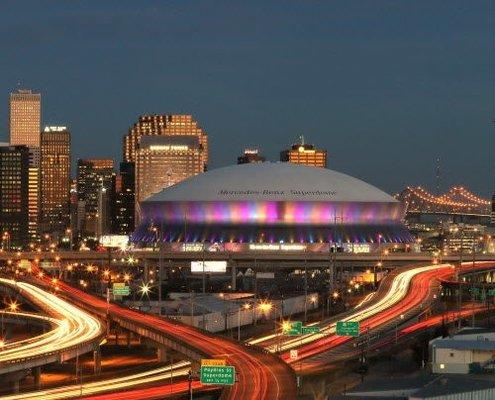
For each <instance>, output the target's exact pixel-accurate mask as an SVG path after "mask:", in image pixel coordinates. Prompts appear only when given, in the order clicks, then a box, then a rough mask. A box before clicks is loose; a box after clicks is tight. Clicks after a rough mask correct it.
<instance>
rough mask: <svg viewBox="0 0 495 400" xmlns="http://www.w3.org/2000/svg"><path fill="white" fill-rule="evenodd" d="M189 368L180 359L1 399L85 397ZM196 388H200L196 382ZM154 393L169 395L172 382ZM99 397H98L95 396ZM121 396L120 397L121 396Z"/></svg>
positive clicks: (178, 375)
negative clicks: (134, 372) (119, 374)
mask: <svg viewBox="0 0 495 400" xmlns="http://www.w3.org/2000/svg"><path fill="white" fill-rule="evenodd" d="M190 369H191V363H190V362H188V361H181V362H179V363H175V364H173V365H168V366H165V367H160V368H154V369H152V370H149V371H146V372H141V373H137V374H131V375H127V376H123V377H120V378H113V379H103V380H99V381H95V382H88V383H83V384H80V385H68V386H61V387H57V388H53V389H45V390H38V391H36V392H27V393H22V394H15V395H10V396H4V397H2V400H35V399H36V400H61V399H72V398H75V397H87V396H95V395H99V394H102V393H104V392H109V391H113V392H119V393H120V392H121V391H122V390H129V389H131V388H133V387H138V386H141V385H150V384H157V382H163V381H164V380H167V379H171V378H184V377H185V376H187V374H188V373H189V370H190ZM195 387H196V388H200V387H201V385H198V382H196V383H195ZM155 390H156V391H157V392H156V393H161V395H162V396H163V395H169V394H170V392H173V391H174V390H173V384H172V385H170V384H167V385H162V386H156V387H155ZM97 398H99V397H97ZM121 398H122V397H121Z"/></svg>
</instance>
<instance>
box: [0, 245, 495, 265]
mask: <svg viewBox="0 0 495 400" xmlns="http://www.w3.org/2000/svg"><path fill="white" fill-rule="evenodd" d="M129 256H132V258H133V259H135V260H145V259H146V260H149V261H154V262H158V260H159V259H160V258H161V259H164V260H169V259H170V260H171V261H172V263H171V267H172V268H174V267H175V266H173V262H175V261H177V262H182V263H184V262H186V263H188V262H190V261H192V260H202V259H203V258H204V259H205V260H229V261H232V262H233V263H235V264H236V265H237V266H243V267H246V266H247V267H252V266H253V263H254V260H256V261H257V262H258V263H259V264H262V263H264V262H267V263H269V262H271V261H273V262H276V264H277V266H276V267H274V268H275V269H276V268H294V265H300V263H301V261H303V260H306V261H308V267H312V263H311V261H315V262H318V263H322V262H323V263H326V264H330V262H331V259H333V260H334V261H341V262H353V263H354V264H355V265H357V263H367V264H368V265H372V264H374V263H376V262H378V261H386V262H392V263H395V264H398V263H400V264H410V263H412V262H421V263H429V262H431V258H432V256H431V253H416V252H390V253H389V254H388V255H387V256H386V257H385V258H384V257H383V255H382V254H381V253H380V252H372V253H359V254H355V253H340V252H338V253H329V252H326V251H320V252H319V251H314V252H313V251H309V250H308V251H306V250H286V251H282V250H274V251H258V250H245V251H215V252H213V251H206V252H203V251H174V252H171V251H162V252H159V251H148V250H138V249H135V250H127V251H121V250H116V249H112V250H110V251H108V252H107V251H53V252H52V251H41V252H38V251H26V252H5V251H4V252H0V261H9V260H10V261H11V262H13V263H15V261H19V260H31V261H33V260H36V259H37V260H44V261H53V262H55V263H60V264H63V263H67V262H80V261H94V262H96V261H101V262H107V261H108V260H109V259H114V258H115V264H118V262H119V261H121V262H123V263H125V259H126V258H128V257H129ZM476 257H477V259H478V260H486V261H488V260H492V259H493V255H490V254H477V255H476ZM122 258H124V261H122ZM442 259H443V260H444V261H445V262H455V261H457V260H458V259H459V254H456V253H452V254H449V255H443V256H442ZM281 261H285V262H289V263H291V264H292V265H291V264H284V263H280V262H281ZM136 265H137V264H136ZM315 267H317V265H316V263H315ZM321 267H322V265H321V264H320V265H319V268H321ZM164 268H168V263H164Z"/></svg>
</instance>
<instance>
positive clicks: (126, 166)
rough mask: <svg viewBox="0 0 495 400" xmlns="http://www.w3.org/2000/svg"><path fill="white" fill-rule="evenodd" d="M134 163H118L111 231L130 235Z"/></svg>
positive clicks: (132, 211)
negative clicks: (113, 218) (113, 217)
mask: <svg viewBox="0 0 495 400" xmlns="http://www.w3.org/2000/svg"><path fill="white" fill-rule="evenodd" d="M134 169H135V168H134V163H133V162H122V163H120V174H119V179H118V184H117V185H116V189H115V191H116V194H115V220H114V225H113V231H114V232H115V233H118V234H121V235H130V234H131V233H132V232H133V231H134V210H135V208H134V201H135V193H134V182H135V174H134Z"/></svg>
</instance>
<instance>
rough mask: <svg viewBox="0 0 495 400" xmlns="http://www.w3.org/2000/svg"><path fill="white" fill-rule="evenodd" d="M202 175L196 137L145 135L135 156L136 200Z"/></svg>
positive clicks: (199, 146) (200, 155) (198, 144)
mask: <svg viewBox="0 0 495 400" xmlns="http://www.w3.org/2000/svg"><path fill="white" fill-rule="evenodd" d="M201 172H204V164H203V154H202V148H201V144H200V143H199V138H198V137H197V136H146V137H142V138H141V143H140V145H139V149H138V150H137V153H136V201H137V202H138V203H139V202H140V201H142V200H144V199H146V198H147V197H149V196H151V195H152V194H155V193H157V192H159V191H160V190H162V189H163V188H164V187H167V186H171V185H174V184H176V183H178V182H180V181H182V180H184V179H187V178H189V177H191V176H194V175H197V174H200V173H201Z"/></svg>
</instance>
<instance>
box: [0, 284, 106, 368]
mask: <svg viewBox="0 0 495 400" xmlns="http://www.w3.org/2000/svg"><path fill="white" fill-rule="evenodd" d="M0 284H2V285H7V286H9V287H11V288H12V289H14V290H15V291H18V292H19V293H20V294H21V295H22V296H23V297H25V298H26V299H28V300H29V301H31V302H32V303H34V304H36V305H39V306H40V307H41V308H42V309H43V311H44V312H45V313H46V314H48V315H49V317H50V318H47V321H49V322H50V323H52V324H53V327H54V328H53V329H52V330H50V331H49V332H47V333H45V334H42V335H39V336H36V337H33V338H31V339H28V340H25V341H22V342H18V343H17V344H10V345H9V344H8V343H7V347H5V348H4V349H2V351H1V352H0V367H1V372H2V373H6V372H12V371H15V370H20V369H26V368H31V367H33V366H39V365H44V364H47V363H50V362H54V361H57V360H59V359H60V357H62V358H69V357H71V356H74V355H75V354H76V353H78V354H82V352H83V351H89V350H90V349H92V346H93V344H94V343H99V341H100V340H101V338H102V336H103V335H104V333H105V329H104V325H103V324H102V323H101V322H100V321H99V320H98V319H97V318H95V317H93V316H92V315H91V314H89V313H87V312H85V311H82V310H81V309H79V308H77V307H75V306H73V305H72V304H70V303H68V302H67V301H65V300H62V299H60V298H58V297H57V296H55V295H53V294H52V293H49V292H47V291H45V290H43V289H41V288H39V287H37V286H34V285H31V284H29V283H26V282H17V281H14V280H11V279H4V278H0Z"/></svg>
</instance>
